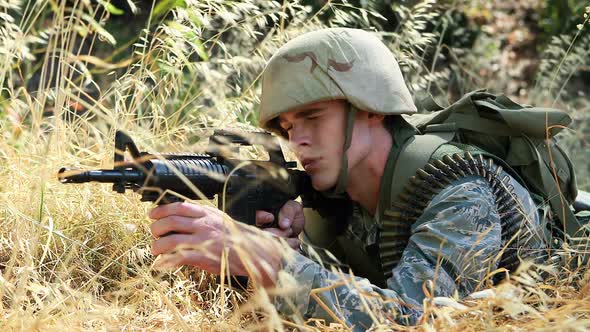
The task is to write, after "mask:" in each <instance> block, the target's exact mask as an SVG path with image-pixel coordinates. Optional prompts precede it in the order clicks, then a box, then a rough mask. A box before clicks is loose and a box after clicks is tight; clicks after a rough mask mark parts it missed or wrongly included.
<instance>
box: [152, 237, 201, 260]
mask: <svg viewBox="0 0 590 332" xmlns="http://www.w3.org/2000/svg"><path fill="white" fill-rule="evenodd" d="M198 242H199V237H195V236H194V235H192V234H191V235H189V234H172V235H168V236H164V237H162V238H159V239H158V240H155V241H154V242H152V248H151V251H152V255H154V256H158V255H160V254H168V253H171V252H173V251H175V250H176V248H178V247H179V246H186V245H193V244H194V245H197V244H198Z"/></svg>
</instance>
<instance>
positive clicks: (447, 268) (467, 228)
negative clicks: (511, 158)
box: [260, 28, 545, 330]
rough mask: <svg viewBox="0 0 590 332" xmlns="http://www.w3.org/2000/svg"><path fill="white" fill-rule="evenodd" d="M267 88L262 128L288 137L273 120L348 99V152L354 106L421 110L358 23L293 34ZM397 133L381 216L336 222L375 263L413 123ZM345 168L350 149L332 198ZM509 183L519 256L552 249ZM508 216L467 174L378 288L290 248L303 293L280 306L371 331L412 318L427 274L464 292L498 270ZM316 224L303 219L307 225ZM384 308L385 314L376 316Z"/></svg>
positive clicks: (416, 231)
mask: <svg viewBox="0 0 590 332" xmlns="http://www.w3.org/2000/svg"><path fill="white" fill-rule="evenodd" d="M262 91H263V92H262V97H261V105H260V125H261V127H263V128H265V129H268V130H272V131H275V132H278V133H279V134H280V135H283V136H285V133H284V132H282V131H281V129H280V127H278V126H277V123H276V119H277V117H278V115H280V114H281V113H283V112H287V111H289V110H290V109H293V108H294V107H298V106H301V105H304V104H308V103H313V102H318V101H325V100H335V99H345V100H347V101H348V102H349V106H350V108H349V111H348V119H347V124H346V128H345V133H344V135H345V143H344V148H343V151H347V149H348V147H349V145H350V140H351V132H352V123H353V121H354V120H353V119H354V114H355V112H356V110H357V109H361V110H364V111H367V112H371V113H378V114H384V115H398V116H399V115H400V114H414V113H416V111H417V110H416V107H415V105H414V103H413V101H412V97H411V95H410V93H409V91H408V89H407V87H406V85H405V83H404V80H403V77H402V75H401V71H400V69H399V66H398V64H397V62H396V61H395V58H394V56H393V55H392V54H391V52H390V51H389V50H388V49H387V47H386V46H385V45H384V44H383V43H381V41H380V40H379V39H377V38H376V37H375V36H374V35H372V34H370V33H367V32H364V31H361V30H355V29H342V28H338V29H325V30H320V31H314V32H311V33H307V34H304V35H303V36H300V37H298V38H295V39H294V40H291V41H290V42H288V43H287V44H285V45H284V46H283V47H281V49H279V50H278V51H277V52H276V53H275V55H274V56H273V57H272V58H271V59H270V61H269V64H268V65H267V67H266V69H265V72H264V74H263V82H262ZM392 118H393V117H392ZM399 118H400V119H401V117H399ZM392 132H393V135H394V136H393V138H394V139H393V147H392V149H391V151H390V156H389V160H388V162H387V165H386V167H385V173H384V175H383V178H382V179H381V195H380V201H379V208H378V211H377V214H376V216H375V218H373V217H371V216H370V215H369V213H368V212H367V211H364V210H363V209H362V208H361V207H360V206H355V211H356V213H355V214H354V215H353V216H354V217H353V218H349V220H340V221H337V223H339V224H345V225H346V229H345V230H344V232H343V233H342V234H341V235H340V239H343V240H344V241H340V242H341V243H344V244H345V245H346V246H348V249H352V250H353V251H356V252H358V253H359V255H360V256H359V257H361V259H360V261H362V260H363V259H362V258H366V261H368V262H369V265H374V261H373V258H374V257H372V256H373V255H372V253H371V251H370V248H371V247H374V245H375V244H376V242H378V241H379V240H378V234H379V232H380V220H381V219H382V218H383V216H384V213H385V211H386V210H387V208H389V207H390V206H391V205H390V204H392V202H393V201H394V200H395V198H394V197H389V196H388V193H390V189H391V188H392V181H391V179H392V174H391V173H392V172H393V168H394V167H393V166H394V165H395V163H396V162H395V159H396V157H397V156H398V153H399V151H400V149H401V147H402V144H403V143H404V141H405V140H406V139H408V138H409V137H412V136H413V135H414V134H415V131H414V130H413V129H412V128H410V129H408V127H400V126H396V127H394V128H393V131H392ZM400 162H403V161H400ZM347 169H348V168H347V160H346V153H343V156H342V165H341V168H340V174H339V177H338V182H337V185H336V187H335V189H334V190H333V191H332V192H330V194H332V195H333V194H340V193H342V189H343V187H344V184H345V183H346V179H347ZM502 175H506V174H505V173H504V174H502ZM510 183H511V185H512V186H513V187H514V195H513V200H514V202H513V203H514V205H515V206H518V208H519V211H521V212H522V214H523V215H524V216H525V220H526V222H525V223H524V226H525V227H523V228H522V229H521V233H522V234H521V237H524V238H525V240H524V241H523V242H520V243H519V245H520V244H524V245H523V246H522V248H523V249H522V250H523V251H522V253H524V254H523V255H522V256H523V257H526V252H527V251H531V252H535V251H538V250H542V249H543V248H544V247H545V241H544V237H543V231H542V230H543V229H544V225H543V224H542V222H541V221H540V219H539V215H538V213H537V209H536V207H535V204H534V203H533V201H532V199H531V196H530V195H529V193H528V192H527V191H526V190H525V189H524V188H523V187H522V186H521V185H520V184H519V183H517V182H516V181H515V180H514V179H513V178H511V177H510ZM501 217H502V216H500V214H499V212H498V210H497V206H496V205H495V204H494V194H493V193H492V188H491V186H490V185H489V183H488V182H486V181H485V180H484V179H483V178H481V177H479V176H467V177H463V178H461V179H459V180H457V181H455V182H453V183H452V184H451V185H449V186H447V187H446V188H444V189H443V190H442V191H440V192H439V193H438V194H436V195H435V196H434V197H433V198H432V199H431V200H430V203H429V204H428V205H427V206H426V208H425V209H424V210H423V213H422V214H421V215H420V217H419V218H417V220H416V221H415V222H413V224H412V226H411V234H410V236H409V238H408V239H407V245H406V247H405V249H404V250H403V253H402V255H401V258H400V260H399V262H398V263H397V265H395V266H394V267H393V268H392V270H391V272H392V274H391V276H390V277H389V278H387V280H386V281H384V282H383V284H382V285H381V287H379V286H377V285H376V284H379V282H377V280H376V279H375V278H372V277H371V278H363V277H354V278H351V276H350V275H347V274H343V273H339V272H337V271H334V270H329V269H328V268H326V267H324V266H322V264H320V263H318V262H316V261H314V260H312V259H310V258H308V257H306V256H305V255H303V254H301V253H296V252H293V255H292V257H291V258H292V259H290V260H287V261H286V262H285V263H284V265H283V272H286V273H287V274H288V275H291V276H293V277H294V278H295V279H296V280H297V281H298V288H297V292H296V293H295V294H290V295H285V296H279V297H277V298H276V299H275V301H276V303H275V304H276V307H277V308H278V310H279V311H280V312H282V313H284V314H286V315H290V314H293V315H299V316H302V317H305V318H311V317H314V318H323V319H326V320H328V321H333V320H336V321H340V322H343V323H345V324H347V325H349V326H354V328H355V330H364V329H366V328H368V327H370V326H371V325H372V323H373V321H374V320H378V321H383V322H385V321H384V320H386V321H388V322H391V321H393V320H396V321H398V322H400V323H404V324H412V323H415V322H416V320H417V319H418V318H419V317H420V316H421V315H422V310H423V309H422V303H423V300H424V299H425V294H424V291H423V287H424V285H425V282H426V281H427V280H431V281H432V283H433V285H434V286H433V289H432V291H431V292H432V294H431V295H432V296H455V295H458V296H465V295H467V294H469V293H471V292H473V291H474V290H476V289H477V288H478V287H480V286H481V285H482V283H483V282H485V277H486V275H487V274H488V273H489V272H490V271H494V270H495V269H496V268H497V267H498V258H497V256H498V254H499V252H500V251H501V250H502V243H503V240H502V227H501ZM309 223H312V222H311V221H310V220H307V219H306V227H307V225H308V224H309ZM408 223H409V221H408ZM406 225H407V224H406ZM328 235H329V234H328ZM325 248H326V249H331V248H328V247H325ZM400 250H401V249H400ZM336 256H338V255H336ZM358 261H359V260H357V262H358ZM344 263H349V262H346V261H344ZM350 267H351V271H352V272H353V273H354V274H355V275H357V276H358V275H363V272H364V268H362V267H358V266H355V265H354V264H352V265H350ZM345 272H347V270H346V271H345ZM388 275H389V274H388ZM381 276H382V277H383V274H382V275H381ZM342 281H348V283H343V282H342ZM314 290H315V291H314ZM383 309H385V311H386V312H388V314H389V315H388V316H387V317H385V316H382V315H376V314H371V312H375V313H376V312H382V310H383ZM374 318H375V319H374Z"/></svg>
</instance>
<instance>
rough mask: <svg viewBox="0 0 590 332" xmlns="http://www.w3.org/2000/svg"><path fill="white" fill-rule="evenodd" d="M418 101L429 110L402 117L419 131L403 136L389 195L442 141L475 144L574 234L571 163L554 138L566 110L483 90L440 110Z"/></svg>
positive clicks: (576, 226)
mask: <svg viewBox="0 0 590 332" xmlns="http://www.w3.org/2000/svg"><path fill="white" fill-rule="evenodd" d="M418 104H419V108H420V107H421V108H422V110H427V111H430V112H429V113H426V114H416V115H412V116H404V118H405V119H406V120H407V121H408V122H409V123H411V124H412V125H414V126H415V127H416V128H417V129H418V130H419V131H420V133H421V135H416V136H415V137H414V138H412V139H410V140H408V142H407V143H406V144H405V146H404V148H403V150H402V154H401V155H400V156H399V158H398V160H403V161H404V163H403V164H404V165H403V168H402V167H400V168H399V169H396V170H395V171H394V175H393V177H394V179H393V183H396V186H393V187H395V188H392V194H391V197H397V196H398V195H399V193H400V192H401V190H402V189H403V188H404V186H405V184H406V183H407V182H408V181H409V178H410V177H411V176H412V175H413V174H414V173H415V171H416V170H417V169H418V168H421V167H423V166H424V165H425V164H426V163H427V162H428V161H429V160H430V159H431V158H433V157H435V156H434V155H433V154H434V153H435V151H436V153H440V149H439V148H440V147H441V146H443V145H445V144H446V143H451V144H454V145H458V146H462V145H463V146H466V147H475V148H476V149H478V150H483V151H485V153H486V154H487V155H490V156H492V157H494V159H496V160H498V161H500V162H501V163H502V165H503V167H504V168H505V169H507V170H508V171H509V173H512V175H513V176H514V177H515V178H516V179H517V180H519V182H521V184H522V185H524V186H525V187H526V188H527V189H528V190H529V192H530V193H531V195H532V196H533V198H535V199H536V200H537V201H544V202H547V203H548V204H549V206H550V207H551V210H552V212H553V215H554V217H555V218H557V219H559V220H560V221H561V225H559V226H560V228H561V229H562V230H563V231H564V234H567V235H568V236H569V237H570V238H573V237H579V236H580V234H579V233H578V232H579V230H580V229H581V228H580V223H579V222H578V220H577V219H576V216H575V215H574V213H573V211H572V210H571V209H570V205H571V204H573V202H574V201H575V199H576V196H577V192H578V190H577V187H576V178H575V173H574V169H573V165H572V162H571V160H570V158H569V157H568V155H567V154H566V153H565V151H564V150H563V149H562V148H560V147H559V145H558V144H557V142H556V140H555V138H554V136H555V135H556V134H557V133H558V132H560V131H561V130H563V129H564V128H567V126H568V125H569V124H570V123H571V118H570V117H569V115H568V114H567V113H565V112H563V111H561V110H557V109H552V108H541V107H530V106H523V105H520V104H517V103H515V102H514V101H512V100H510V99H509V98H507V97H506V96H504V95H494V94H490V93H487V92H486V91H485V90H477V91H473V92H470V93H468V94H466V95H465V96H463V97H462V98H461V99H460V100H459V101H457V102H455V103H454V104H452V105H450V106H448V107H446V108H444V109H443V108H442V107H440V106H438V105H437V104H436V103H434V102H433V100H432V99H426V100H422V101H418ZM396 168H397V167H396Z"/></svg>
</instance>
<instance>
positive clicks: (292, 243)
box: [285, 237, 301, 251]
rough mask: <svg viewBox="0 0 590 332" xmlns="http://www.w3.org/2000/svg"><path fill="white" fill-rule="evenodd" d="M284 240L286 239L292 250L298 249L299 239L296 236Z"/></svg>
mask: <svg viewBox="0 0 590 332" xmlns="http://www.w3.org/2000/svg"><path fill="white" fill-rule="evenodd" d="M285 241H287V244H288V245H289V247H291V248H293V250H296V251H299V249H300V245H301V241H300V240H299V239H298V238H296V237H290V238H288V239H286V240H285Z"/></svg>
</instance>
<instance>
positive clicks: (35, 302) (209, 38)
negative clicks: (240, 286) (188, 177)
mask: <svg viewBox="0 0 590 332" xmlns="http://www.w3.org/2000/svg"><path fill="white" fill-rule="evenodd" d="M187 3H188V6H187V8H185V9H182V8H179V9H178V10H177V11H175V12H174V13H173V17H172V18H171V19H170V20H169V21H167V22H166V23H163V24H161V25H158V24H156V23H155V24H154V26H151V27H150V30H149V31H151V32H147V30H146V32H144V33H143V34H142V35H141V38H139V39H138V40H137V41H136V43H135V46H134V53H133V55H131V56H130V57H129V58H128V59H126V60H123V61H121V62H118V63H115V62H112V61H110V60H108V59H107V60H104V59H99V58H97V57H94V56H93V55H88V54H85V53H83V52H82V51H81V47H79V45H80V42H82V41H84V43H87V44H88V45H92V46H94V45H99V44H101V43H109V42H110V43H112V42H113V41H114V40H116V39H115V38H114V36H112V35H110V34H109V32H108V31H106V30H104V29H103V28H102V27H101V22H102V20H106V19H107V16H108V14H107V13H105V12H104V11H102V10H101V8H102V7H100V6H96V5H91V4H90V2H87V1H71V2H67V3H66V2H65V1H38V2H24V3H23V2H21V1H16V0H0V112H1V113H0V329H1V330H43V331H50V330H195V329H196V330H205V331H207V330H224V331H225V330H241V329H250V330H264V329H271V330H272V329H278V330H281V329H292V328H294V327H299V328H300V329H302V330H305V327H304V326H303V325H302V322H298V323H293V322H288V321H285V320H283V319H281V318H280V317H279V316H278V315H277V314H276V312H274V310H273V308H272V306H271V305H270V302H269V299H268V296H267V295H266V294H264V293H263V292H254V293H248V294H244V293H239V292H235V291H233V290H229V289H228V288H227V287H223V286H221V285H218V284H217V283H215V280H214V278H213V277H212V276H210V275H208V274H206V273H203V272H200V271H196V270H194V269H191V268H189V267H184V268H181V269H178V270H175V271H172V272H160V271H158V270H156V269H154V268H153V263H154V262H153V257H152V256H151V254H150V253H149V245H150V241H151V239H150V237H149V230H148V225H149V223H150V221H149V219H148V218H147V211H148V210H149V209H150V208H151V206H150V204H148V203H139V197H138V196H136V195H133V194H126V195H119V194H116V193H114V192H112V191H111V188H110V187H109V186H106V185H96V184H86V185H79V186H64V185H62V184H60V183H59V182H58V181H57V179H56V172H57V170H58V169H59V168H60V167H62V166H64V165H71V166H83V167H89V168H91V167H92V168H93V167H111V166H112V165H111V162H112V155H113V147H112V144H113V142H112V137H113V136H114V131H115V130H116V129H125V130H127V131H128V132H131V133H133V135H134V137H136V138H138V139H139V143H140V145H141V146H143V147H148V148H149V150H158V151H188V150H191V151H196V150H199V148H202V147H203V142H204V140H202V139H200V140H199V139H195V138H198V137H205V136H206V135H208V134H209V133H210V132H211V128H216V127H220V126H228V125H231V126H241V127H245V128H250V125H248V124H246V123H247V122H248V121H252V120H255V115H253V114H252V110H253V109H255V105H256V103H257V95H258V93H259V91H258V90H257V89H258V88H259V87H258V85H257V84H255V81H256V79H257V78H258V75H259V73H260V71H261V69H262V67H263V65H264V62H265V60H266V59H267V58H268V56H269V55H270V54H272V52H273V51H274V50H275V49H276V48H277V47H278V46H279V45H281V44H282V43H283V42H284V40H286V39H288V38H290V37H292V36H295V35H298V34H300V33H302V32H303V31H307V30H311V29H314V28H316V27H318V26H320V25H321V24H322V23H321V22H320V20H319V19H318V17H309V16H308V14H307V13H306V12H305V11H304V10H303V9H304V8H302V7H301V6H300V5H298V4H296V3H295V4H293V3H289V2H284V3H272V2H267V1H254V0H251V1H243V2H225V1H210V2H189V1H187ZM431 3H432V1H426V2H425V5H424V6H426V7H424V6H423V7H420V10H421V12H418V14H416V15H417V16H418V17H413V18H412V20H410V19H408V22H407V23H406V24H405V26H406V27H407V28H406V29H405V30H402V31H400V32H399V33H398V34H396V35H393V36H389V37H388V38H391V40H395V41H396V42H395V43H393V44H392V45H391V46H392V48H393V49H394V50H395V51H396V52H398V54H400V57H401V58H402V59H405V61H407V62H408V67H409V68H413V69H415V70H416V71H417V74H416V76H415V77H413V78H412V79H411V81H412V84H414V85H415V86H416V87H418V88H419V87H423V86H425V84H429V83H428V82H426V81H423V80H420V79H418V77H419V76H420V75H419V74H418V73H420V72H421V71H422V70H426V72H427V73H428V74H429V76H428V75H427V76H428V77H431V78H433V79H440V78H441V77H442V76H444V73H445V72H442V73H438V76H437V73H435V72H429V71H430V68H423V67H421V64H420V63H414V64H412V63H411V57H410V56H409V55H410V54H413V53H412V52H416V51H417V50H415V49H414V50H412V49H403V45H404V43H403V40H406V41H407V43H406V44H411V43H409V39H411V38H418V37H420V40H418V41H416V43H414V45H417V47H418V48H420V47H423V46H424V45H426V44H428V43H434V44H436V43H437V40H436V38H435V37H436V36H431V35H425V36H424V35H420V33H421V31H422V30H421V29H423V28H424V26H423V25H424V24H425V22H426V21H427V20H430V19H436V18H437V17H438V16H439V15H438V13H433V12H429V8H430V7H429V6H430V5H432V4H431ZM349 7H350V6H348V7H347V6H341V7H338V6H335V7H334V6H332V5H331V3H330V2H328V3H327V5H326V7H325V8H324V10H325V11H330V10H333V11H336V12H337V15H335V19H334V21H333V22H335V23H338V22H340V23H346V22H349V21H350V20H351V17H349V16H347V13H348V12H347V10H350V8H349ZM361 13H362V12H361ZM420 15H422V16H420ZM287 17H288V20H287ZM376 17H377V15H374V16H371V13H364V14H359V15H357V16H356V17H352V19H355V20H365V21H366V22H365V21H363V22H365V23H366V24H369V23H368V22H370V21H371V19H375V18H376ZM154 20H156V18H154ZM259 31H264V32H265V33H264V34H261V33H258V32H259ZM268 31H271V32H272V33H268V34H266V32H268ZM417 36H418V37H417ZM398 37H399V38H398ZM396 38H398V39H396ZM401 38H403V39H401ZM117 47H118V45H117ZM37 51H38V52H37ZM55 58H57V59H59V62H58V63H59V65H53V66H51V65H50V64H51V63H52V61H53V60H52V59H55ZM56 63H57V62H56ZM564 63H565V62H564ZM36 66H37V67H39V68H41V70H40V71H38V73H40V79H39V80H38V81H39V82H41V83H37V84H34V85H27V82H30V81H31V80H34V79H36V78H35V77H36V76H35V75H33V72H34V71H33V70H34V69H35V68H36ZM441 75H442V76H441ZM422 76H423V75H422ZM425 77H426V76H425ZM99 80H103V81H104V80H106V81H108V82H109V84H106V85H104V84H103V85H101V86H100V87H99V85H98V84H97V83H96V82H97V81H99ZM51 81H53V82H55V83H53V84H49V83H48V82H51ZM560 84H561V83H560ZM95 90H99V91H100V93H99V94H98V96H99V97H97V95H96V94H92V91H95ZM577 102H579V100H578V101H577ZM74 104H79V105H82V106H83V108H84V109H85V112H72V109H73V108H75V107H73V106H72V105H74ZM586 107H587V103H586ZM48 111H51V114H48ZM574 137H575V135H574ZM585 160H587V159H585ZM586 183H587V182H586ZM585 270H586V269H585V268H584V267H580V268H578V269H576V270H574V271H565V272H561V273H560V274H558V275H559V277H553V278H547V279H545V280H543V281H541V280H540V279H539V278H537V276H535V275H534V273H532V272H530V271H528V272H522V273H520V274H517V275H516V276H515V277H514V278H513V281H512V282H511V283H506V284H503V285H501V286H499V287H497V288H495V289H494V290H493V291H490V292H485V293H480V294H479V295H481V296H482V297H481V298H479V299H467V300H463V301H460V303H457V302H456V301H454V300H452V299H440V298H433V299H428V300H427V302H426V303H425V304H426V313H427V314H426V316H425V317H426V318H428V317H431V316H434V315H436V316H438V318H437V319H435V320H428V319H425V320H424V322H423V323H422V325H420V326H418V327H415V328H411V329H416V330H429V331H430V330H441V329H442V330H456V331H464V330H468V331H479V330H483V329H486V330H494V329H501V330H533V329H535V330H536V329H546V330H552V331H553V330H556V329H562V330H585V329H588V328H590V316H589V315H588V312H589V310H590V301H589V298H588V296H589V289H590V286H589V284H588V280H589V279H590V277H589V276H588V275H587V274H586V272H585ZM238 303H242V305H241V307H240V309H239V310H237V309H236V308H237V304H238ZM244 303H246V304H244ZM318 325H319V326H320V328H319V329H320V330H326V331H327V330H339V329H341V328H342V327H338V326H336V325H332V326H324V325H322V323H321V322H319V323H318ZM391 327H392V325H389V326H383V327H382V328H383V329H384V330H386V329H389V328H391ZM398 328H403V327H398ZM378 329H379V328H378Z"/></svg>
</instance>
